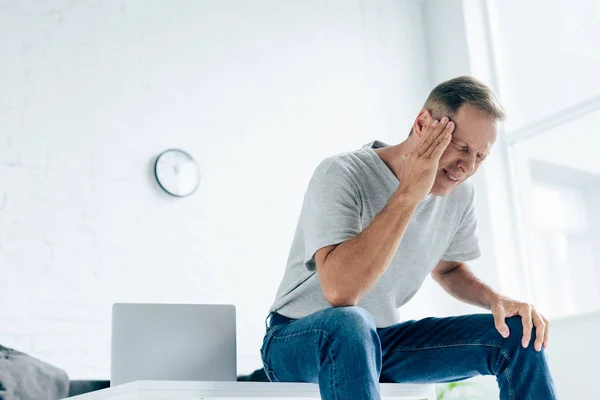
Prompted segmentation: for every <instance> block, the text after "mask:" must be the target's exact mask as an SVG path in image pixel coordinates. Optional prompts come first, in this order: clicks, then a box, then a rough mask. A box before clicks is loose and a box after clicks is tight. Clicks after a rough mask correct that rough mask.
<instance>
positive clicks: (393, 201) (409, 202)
mask: <svg viewBox="0 0 600 400" xmlns="http://www.w3.org/2000/svg"><path fill="white" fill-rule="evenodd" d="M419 202H420V201H419V199H418V198H416V197H415V196H414V195H412V194H411V193H409V192H406V191H404V190H398V191H397V192H396V193H394V194H393V195H392V197H391V198H390V200H389V201H388V204H389V205H391V206H394V207H402V208H406V209H408V210H414V209H415V208H417V205H418V204H419Z"/></svg>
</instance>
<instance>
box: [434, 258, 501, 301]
mask: <svg viewBox="0 0 600 400" xmlns="http://www.w3.org/2000/svg"><path fill="white" fill-rule="evenodd" d="M431 277H432V278H433V279H434V280H435V281H436V282H437V283H438V284H439V285H440V286H441V287H442V288H444V290H445V291H446V292H448V293H449V294H450V295H452V296H453V297H455V298H457V299H458V300H461V301H463V302H465V303H468V304H472V305H474V306H479V307H483V308H485V309H488V310H490V309H491V307H492V302H493V301H494V300H495V298H497V297H499V296H500V295H499V294H498V293H496V292H495V291H494V290H493V289H492V288H491V287H489V286H488V285H486V284H485V283H483V282H482V281H481V280H480V279H478V278H477V277H476V276H475V275H473V273H472V272H471V269H470V268H469V267H468V266H467V265H466V264H465V263H462V262H455V261H440V262H439V263H438V265H437V266H436V267H435V269H434V270H433V271H432V272H431Z"/></svg>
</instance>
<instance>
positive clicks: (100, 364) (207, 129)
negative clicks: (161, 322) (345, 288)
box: [0, 0, 430, 378]
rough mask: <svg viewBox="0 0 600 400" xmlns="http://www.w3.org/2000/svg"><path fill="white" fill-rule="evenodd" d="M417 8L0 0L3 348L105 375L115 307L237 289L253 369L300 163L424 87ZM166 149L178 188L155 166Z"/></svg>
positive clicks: (391, 136) (335, 148)
mask: <svg viewBox="0 0 600 400" xmlns="http://www.w3.org/2000/svg"><path fill="white" fill-rule="evenodd" d="M420 6H421V4H420V2H415V1H411V0H406V1H392V0H388V1H383V0H381V1H376V0H373V1H368V0H362V1H358V2H348V1H343V0H338V1H333V0H332V1H316V0H314V1H302V2H291V1H290V2H281V1H277V0H270V1H267V0H261V1H254V2H247V1H243V0H236V1H233V0H228V1H216V0H215V1H193V0H186V1H169V2H161V1H142V0H131V1H126V2H125V1H102V2H97V1H78V2H73V1H66V0H53V1H45V2H43V3H42V2H36V1H19V2H13V1H8V0H6V1H4V0H0V55H1V56H0V93H1V95H0V268H1V273H2V278H1V282H2V289H1V291H0V321H2V324H0V343H2V344H4V345H7V346H15V347H16V348H18V349H20V350H22V351H25V352H30V353H32V354H34V355H37V356H39V357H41V358H43V359H45V360H47V361H49V362H52V363H54V364H56V365H57V366H59V367H62V368H64V369H65V370H66V371H67V372H68V373H69V374H70V375H71V377H72V378H86V377H90V378H91V377H94V378H106V377H108V376H109V333H110V330H109V329H110V305H111V304H112V303H113V302H122V301H136V302H138V301H139V302H169V303H173V302H192V303H233V304H235V305H236V306H237V310H238V338H239V344H238V353H239V355H238V359H239V368H238V369H239V372H242V373H243V372H249V371H251V370H253V369H255V368H259V367H260V365H261V364H260V361H259V353H258V349H259V347H260V342H261V339H262V334H263V329H264V325H263V320H264V317H265V315H266V312H267V308H268V306H269V305H270V303H271V301H272V299H273V296H274V294H275V291H276V288H277V285H278V283H279V279H280V277H281V275H282V272H283V268H284V263H285V260H286V258H287V252H288V248H289V245H290V242H291V239H292V235H293V231H294V228H295V224H296V218H297V216H298V212H299V209H300V204H301V201H302V195H303V192H304V189H305V187H306V184H307V181H308V179H309V176H310V174H311V172H312V170H313V168H314V167H315V166H316V165H317V163H318V162H319V161H320V160H321V159H322V158H324V157H326V156H328V155H330V154H333V153H337V152H341V151H346V150H351V149H354V148H357V147H359V146H361V145H362V144H364V143H366V142H368V141H370V140H372V139H375V138H378V139H381V140H386V141H388V142H398V141H400V140H401V139H402V138H404V137H405V136H406V133H407V132H408V129H409V126H410V124H411V123H412V118H413V117H414V116H415V115H416V112H417V111H418V109H419V106H420V105H421V103H422V102H423V100H424V98H425V96H426V95H427V93H428V91H429V89H430V84H429V82H428V74H427V64H426V54H425V52H424V51H423V48H424V34H423V24H422V15H421V8H420ZM170 147H181V148H183V149H185V150H187V151H189V152H190V153H191V154H192V155H193V156H195V157H196V159H197V161H198V163H199V165H200V168H201V171H202V174H203V180H202V183H201V186H200V188H199V190H198V191H197V192H196V193H195V194H194V195H193V196H192V197H190V198H185V199H176V198H172V197H169V196H168V195H166V194H164V193H162V192H161V191H160V190H159V188H158V186H157V184H156V183H155V182H154V180H153V176H152V169H151V166H152V163H153V161H154V159H155V157H156V155H157V154H158V153H159V152H161V151H162V150H164V149H166V148H170Z"/></svg>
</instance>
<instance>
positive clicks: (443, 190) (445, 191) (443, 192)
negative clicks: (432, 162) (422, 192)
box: [431, 182, 462, 197]
mask: <svg viewBox="0 0 600 400" xmlns="http://www.w3.org/2000/svg"><path fill="white" fill-rule="evenodd" d="M461 183H462V182H457V183H455V184H454V185H438V184H435V185H434V186H433V188H432V189H431V194H432V195H433V196H442V197H443V196H448V195H449V194H450V193H452V192H453V191H454V189H456V188H457V187H458V186H459V185H460V184H461Z"/></svg>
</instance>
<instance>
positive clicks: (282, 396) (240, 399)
mask: <svg viewBox="0 0 600 400" xmlns="http://www.w3.org/2000/svg"><path fill="white" fill-rule="evenodd" d="M381 394H382V398H383V399H385V400H435V399H436V394H435V386H433V385H406V384H401V385H399V384H392V383H382V384H381ZM319 398H320V396H319V387H318V386H317V385H315V384H310V383H269V382H174V381H137V382H132V383H127V384H125V385H119V386H114V387H111V388H108V389H103V390H98V391H96V392H91V393H87V394H83V395H80V396H74V397H70V398H69V399H70V400H201V399H202V400H212V399H228V400H247V399H255V400H258V399H268V400H273V399H279V400H288V399H290V400H315V399H319Z"/></svg>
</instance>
